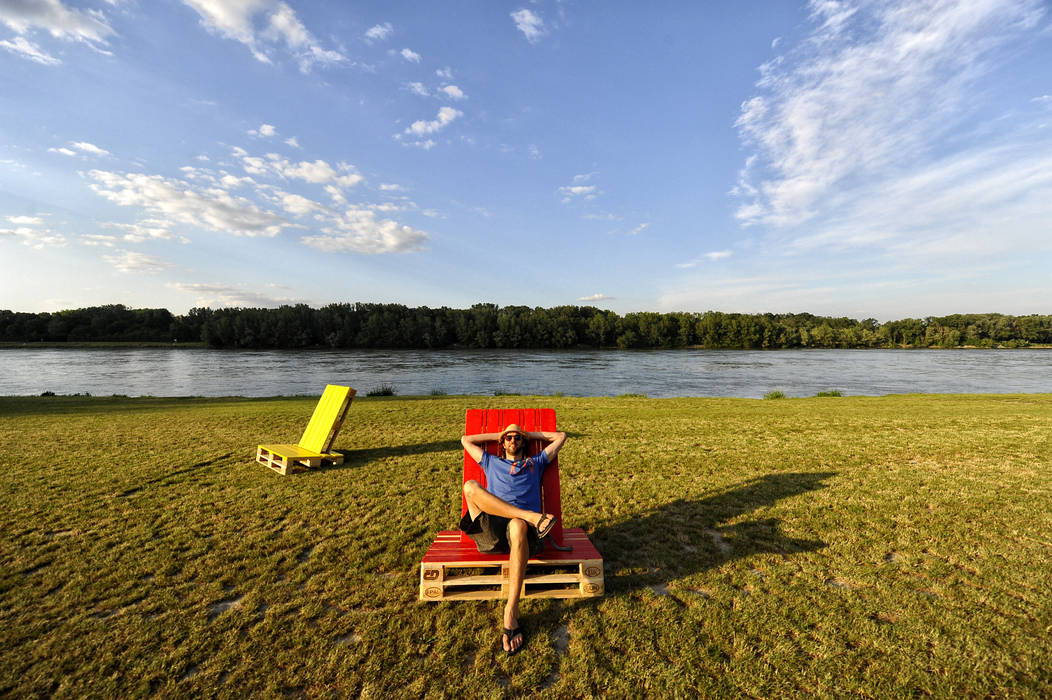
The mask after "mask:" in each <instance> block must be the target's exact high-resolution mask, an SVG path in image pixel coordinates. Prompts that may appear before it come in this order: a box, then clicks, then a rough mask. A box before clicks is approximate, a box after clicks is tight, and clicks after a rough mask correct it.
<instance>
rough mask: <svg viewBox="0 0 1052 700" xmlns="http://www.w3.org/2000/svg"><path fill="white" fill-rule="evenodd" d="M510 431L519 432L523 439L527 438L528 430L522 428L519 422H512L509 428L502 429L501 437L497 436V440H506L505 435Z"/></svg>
mask: <svg viewBox="0 0 1052 700" xmlns="http://www.w3.org/2000/svg"><path fill="white" fill-rule="evenodd" d="M508 433H518V434H519V435H521V436H522V439H523V440H524V441H525V440H526V431H525V430H523V429H522V428H520V427H519V424H518V423H512V424H510V425H509V426H508V427H507V428H505V429H504V430H502V431H501V433H500V437H499V438H497V440H498V441H500V442H504V436H505V435H507V434H508Z"/></svg>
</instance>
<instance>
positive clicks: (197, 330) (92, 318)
mask: <svg viewBox="0 0 1052 700" xmlns="http://www.w3.org/2000/svg"><path fill="white" fill-rule="evenodd" d="M0 341H7V342H41V341H43V342H78V341H79V342H88V341H101V342H107V341H118V342H119V341H137V342H147V341H150V342H204V343H206V344H207V345H209V346H211V347H216V348H308V347H329V348H420V349H427V348H450V347H464V348H550V349H565V348H576V347H597V348H612V347H617V348H622V349H630V348H682V347H704V348H728V349H730V348H743V349H783V348H895V347H913V348H916V347H945V348H949V347H959V346H962V345H966V346H976V347H998V346H1001V347H1006V346H1007V347H1021V346H1026V345H1029V344H1032V343H1038V344H1052V316H1039V315H1033V316H1006V315H1003V314H953V315H951V316H939V317H928V318H924V319H917V318H907V319H902V320H898V321H888V322H887V323H878V322H877V321H876V320H874V319H872V318H868V319H865V320H862V321H856V320H854V319H850V318H834V317H826V316H814V315H812V314H769V313H768V314H738V313H723V312H720V311H707V312H705V313H682V312H677V313H666V314H661V313H654V312H649V311H644V312H637V313H628V314H625V315H624V316H619V315H617V314H615V313H613V312H612V311H604V310H602V309H597V308H595V307H592V306H557V307H555V308H551V309H545V308H541V307H535V308H531V307H528V306H504V307H500V306H497V305H495V304H475V305H474V306H472V307H471V308H469V309H450V308H448V307H444V306H443V307H441V308H437V309H432V308H429V307H426V306H422V307H419V308H409V307H407V306H403V305H401V304H363V303H356V304H330V305H328V306H325V307H322V308H320V309H313V308H311V307H309V306H306V305H304V304H299V305H296V306H281V307H279V308H276V309H258V308H257V309H242V308H233V309H191V310H190V311H189V313H187V314H186V315H184V316H173V315H172V314H171V313H169V312H168V311H167V310H165V309H129V308H126V307H124V306H121V305H119V304H116V305H109V306H96V307H92V308H86V309H75V310H70V311H59V312H57V313H40V314H32V313H17V312H13V311H0Z"/></svg>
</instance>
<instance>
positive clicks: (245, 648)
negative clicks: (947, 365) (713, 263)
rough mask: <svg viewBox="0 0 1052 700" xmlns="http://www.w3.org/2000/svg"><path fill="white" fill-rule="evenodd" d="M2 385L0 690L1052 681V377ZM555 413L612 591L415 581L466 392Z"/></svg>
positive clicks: (79, 693) (443, 503) (844, 689)
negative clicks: (977, 383)
mask: <svg viewBox="0 0 1052 700" xmlns="http://www.w3.org/2000/svg"><path fill="white" fill-rule="evenodd" d="M313 406H314V399H303V398H295V399H262V400H261V399H148V398H143V399H127V398H86V397H46V398H42V397H38V398H0V445H2V450H3V451H2V453H0V454H2V456H0V462H2V466H3V470H2V476H3V480H2V482H0V483H2V486H0V494H2V496H0V600H2V603H0V695H3V696H20V697H21V696H44V695H49V696H50V695H54V696H58V697H84V696H96V697H117V696H129V695H130V696H140V695H148V694H151V693H158V694H161V695H164V696H184V695H228V696H244V695H264V696H280V695H289V694H292V695H296V694H303V695H306V696H310V697H315V696H326V695H335V696H345V695H352V696H358V695H361V696H364V697H373V698H380V697H391V696H396V697H416V696H433V697H457V698H459V697H500V696H519V695H530V694H534V693H536V694H538V695H544V696H551V697H583V696H589V695H604V694H605V695H610V696H639V695H643V694H649V695H661V696H689V695H696V694H702V695H706V696H735V697H737V696H741V697H793V696H796V697H799V696H804V695H813V694H814V695H819V696H826V697H834V696H835V697H842V696H861V697H893V696H900V695H904V694H908V695H933V696H936V697H947V698H948V697H961V696H966V697H969V696H970V697H979V696H984V697H985V696H994V697H1033V698H1039V697H1049V696H1050V695H1052V661H1050V659H1052V592H1050V591H1052V395H1026V396H888V397H880V398H864V397H844V398H812V399H784V400H779V401H760V400H747V399H740V400H739V399H647V398H642V397H622V398H616V399H615V398H550V397H549V398H545V397H513V396H508V397H476V398H472V397H457V396H453V397H426V398H400V397H393V398H361V399H356V400H355V401H354V403H353V404H352V406H351V409H350V412H349V414H348V419H347V422H346V423H345V425H344V429H343V432H342V433H341V436H340V438H339V439H338V440H337V442H336V447H337V448H339V449H341V450H343V451H345V452H346V454H347V460H346V463H345V464H344V465H342V466H340V467H335V468H330V469H324V470H319V471H313V472H307V473H300V474H296V475H292V476H288V477H282V476H279V475H277V474H275V473H273V472H271V471H270V470H268V469H266V468H264V467H262V466H260V465H258V464H255V463H254V462H253V461H252V457H253V452H254V448H255V445H256V444H258V443H259V442H283V441H295V440H296V438H298V437H299V433H300V432H301V431H302V429H303V427H304V425H305V424H306V421H307V419H308V417H309V416H310V413H311V411H312V409H313ZM501 406H503V407H517V406H551V407H554V408H555V409H556V410H557V411H558V416H559V424H560V428H561V429H563V430H566V431H567V432H568V433H569V435H570V438H569V440H568V442H567V444H566V447H565V448H564V450H563V452H562V454H561V456H560V463H561V465H562V470H561V473H562V485H563V507H564V521H565V523H566V525H568V526H570V527H583V528H585V530H587V531H588V532H589V533H590V535H591V538H592V541H593V542H594V543H595V544H596V546H597V547H598V549H599V550H600V552H602V554H603V556H604V558H605V564H606V595H605V596H604V597H603V598H601V599H596V600H592V601H578V602H569V601H557V600H528V601H524V604H523V606H522V612H523V623H524V628H525V631H526V634H527V646H526V649H525V650H524V651H523V652H522V653H520V654H519V655H517V656H514V657H506V656H504V654H503V653H502V652H501V651H500V644H499V641H498V614H499V611H500V607H501V604H500V603H498V602H496V601H485V602H462V603H437V604H436V603H421V602H417V590H418V581H419V574H418V570H419V569H418V567H419V561H420V559H421V557H422V556H423V553H424V551H425V550H426V549H427V547H428V545H429V544H430V542H431V540H432V538H433V537H434V535H435V533H436V532H437V531H438V530H440V529H450V528H452V527H454V524H455V522H456V520H457V517H458V516H459V508H460V500H459V494H458V485H459V481H460V470H461V450H460V445H459V442H458V438H459V436H460V433H461V431H462V429H463V420H464V411H465V410H466V409H467V408H471V407H501Z"/></svg>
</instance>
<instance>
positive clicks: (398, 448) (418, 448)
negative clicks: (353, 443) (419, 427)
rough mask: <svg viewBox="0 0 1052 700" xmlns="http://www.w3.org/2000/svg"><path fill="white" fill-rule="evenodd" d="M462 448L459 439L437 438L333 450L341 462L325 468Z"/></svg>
mask: <svg viewBox="0 0 1052 700" xmlns="http://www.w3.org/2000/svg"><path fill="white" fill-rule="evenodd" d="M463 449H464V448H463V447H462V446H461V444H460V440H438V441H436V442H421V443H417V444H415V445H391V446H390V447H374V448H368V449H363V450H334V452H339V453H340V454H342V455H343V464H337V465H335V466H331V467H326V468H327V469H350V468H353V467H361V466H364V465H366V464H368V463H369V462H372V461H374V460H378V459H384V458H387V457H405V456H408V455H422V454H428V453H431V452H454V453H456V452H459V451H462V450H463Z"/></svg>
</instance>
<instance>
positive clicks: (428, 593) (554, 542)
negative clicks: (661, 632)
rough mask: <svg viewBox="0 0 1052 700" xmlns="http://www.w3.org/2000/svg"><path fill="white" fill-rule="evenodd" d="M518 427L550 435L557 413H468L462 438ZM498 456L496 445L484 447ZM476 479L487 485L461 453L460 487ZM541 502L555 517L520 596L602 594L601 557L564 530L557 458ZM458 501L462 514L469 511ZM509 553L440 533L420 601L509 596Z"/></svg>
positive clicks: (581, 536) (580, 534) (455, 533)
mask: <svg viewBox="0 0 1052 700" xmlns="http://www.w3.org/2000/svg"><path fill="white" fill-rule="evenodd" d="M512 423H517V424H518V425H519V427H520V428H522V430H524V431H526V432H538V431H543V432H554V431H555V430H556V427H555V411H554V410H553V409H550V408H527V409H486V410H482V409H471V410H469V411H468V412H467V419H466V427H465V434H466V435H478V434H481V433H499V432H500V431H502V430H504V428H506V427H507V426H508V425H510V424H512ZM544 447H545V443H544V442H543V441H541V440H531V441H530V442H529V445H528V453H529V454H530V455H531V456H532V455H535V454H538V453H539V452H541V451H542V450H543V449H544ZM486 450H487V451H489V452H491V453H492V454H496V455H499V454H500V446H499V445H498V444H497V443H496V442H492V443H489V444H487V445H486ZM471 479H474V480H476V481H478V482H479V483H480V484H482V486H485V485H486V475H485V474H484V473H483V471H482V468H481V467H480V466H479V465H478V463H477V462H475V460H474V459H472V458H471V456H470V455H469V454H467V451H465V452H464V473H463V480H462V483H467V482H468V481H469V480H471ZM541 504H542V509H543V511H544V512H545V513H551V514H552V515H555V516H556V517H557V518H559V521H558V522H557V523H556V525H555V526H554V527H553V528H552V531H551V533H550V534H549V536H548V537H547V538H545V540H544V550H543V551H542V552H541V553H540V554H539V555H537V556H535V557H530V559H529V560H528V561H527V562H526V580H525V582H524V583H523V589H524V590H523V597H526V598H530V597H547V598H586V597H596V596H601V595H602V594H603V558H602V555H601V554H599V552H598V551H597V550H596V548H595V547H594V546H593V545H592V543H591V541H590V540H589V539H588V535H587V534H585V532H584V530H581V529H579V528H564V527H563V522H562V520H563V518H562V494H561V492H560V488H559V460H558V458H556V459H555V460H554V461H553V462H552V463H551V464H549V465H548V467H547V468H545V470H544V475H543V477H542V478H541ZM467 511H468V506H467V501H466V499H464V498H463V497H462V498H461V515H462V516H463V514H464V513H467ZM507 579H508V555H507V554H481V553H479V551H478V549H477V548H476V546H475V542H474V540H472V539H471V538H470V537H468V536H467V535H466V534H464V533H463V532H461V531H460V530H444V531H442V532H440V533H439V534H438V537H436V538H435V541H434V543H433V544H432V545H431V547H430V548H429V549H428V551H427V554H426V555H425V556H424V560H423V561H422V562H421V565H420V599H421V600H429V601H439V600H479V599H493V598H502V597H507Z"/></svg>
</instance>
